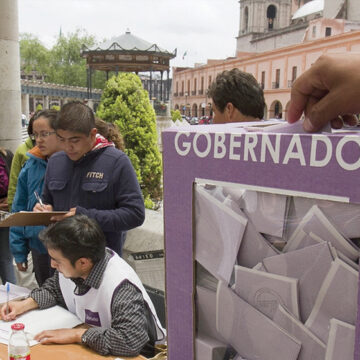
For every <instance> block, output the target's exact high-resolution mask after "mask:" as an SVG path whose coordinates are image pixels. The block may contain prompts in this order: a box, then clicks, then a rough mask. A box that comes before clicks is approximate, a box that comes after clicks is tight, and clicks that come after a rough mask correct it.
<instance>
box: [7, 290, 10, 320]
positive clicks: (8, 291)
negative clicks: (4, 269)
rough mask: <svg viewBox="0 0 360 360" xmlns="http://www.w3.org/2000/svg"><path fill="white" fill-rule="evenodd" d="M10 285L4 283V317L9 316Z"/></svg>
mask: <svg viewBox="0 0 360 360" xmlns="http://www.w3.org/2000/svg"><path fill="white" fill-rule="evenodd" d="M9 293H10V283H6V315H7V314H9Z"/></svg>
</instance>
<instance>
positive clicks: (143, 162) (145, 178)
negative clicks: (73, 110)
mask: <svg viewBox="0 0 360 360" xmlns="http://www.w3.org/2000/svg"><path fill="white" fill-rule="evenodd" d="M97 116H99V117H100V118H101V119H103V120H105V121H108V122H111V123H114V124H116V125H117V126H118V127H119V129H120V131H121V133H122V135H123V137H124V140H125V145H126V153H127V155H128V156H129V158H130V160H131V162H132V164H133V166H134V168H135V171H136V175H137V178H138V181H139V184H140V186H141V189H142V192H143V196H144V201H145V206H146V207H147V208H154V206H155V204H156V202H157V201H159V200H161V198H162V190H161V175H162V167H161V157H160V152H159V149H158V145H157V132H156V116H155V112H154V109H153V108H152V106H151V104H150V101H149V96H148V93H147V91H146V90H144V89H143V87H142V84H141V81H140V78H139V77H138V76H137V75H135V74H133V73H120V74H118V76H114V77H112V78H111V79H109V81H108V82H107V83H106V85H105V89H104V92H103V94H102V97H101V102H100V105H99V107H98V110H97Z"/></svg>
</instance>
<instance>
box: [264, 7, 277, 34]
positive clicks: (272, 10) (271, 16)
mask: <svg viewBox="0 0 360 360" xmlns="http://www.w3.org/2000/svg"><path fill="white" fill-rule="evenodd" d="M266 17H267V20H268V29H269V30H272V29H273V28H274V21H275V18H276V7H275V6H274V5H269V7H268V8H267V11H266Z"/></svg>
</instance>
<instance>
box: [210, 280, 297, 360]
mask: <svg viewBox="0 0 360 360" xmlns="http://www.w3.org/2000/svg"><path fill="white" fill-rule="evenodd" d="M216 327H217V330H218V331H219V333H220V334H221V335H222V336H223V338H224V339H226V340H227V342H228V343H229V344H230V345H231V346H232V347H233V348H234V349H235V350H236V351H237V353H238V354H239V355H240V356H242V357H245V358H247V359H261V360H265V359H266V360H296V359H297V358H298V355H299V352H300V348H301V343H300V342H299V341H298V340H296V339H295V338H294V337H292V336H291V335H290V334H288V333H287V332H286V331H285V330H283V329H281V328H280V327H279V326H278V325H277V324H275V323H274V322H273V321H272V320H270V319H269V318H268V317H267V316H265V315H263V314H262V313H261V312H259V311H258V310H256V309H255V308H254V307H252V306H251V305H249V304H248V303H247V302H246V301H244V300H242V299H241V298H240V297H239V296H238V295H236V294H235V293H234V292H233V291H232V290H231V289H230V288H229V287H228V286H227V284H225V283H224V282H222V281H219V285H218V289H217V294H216Z"/></svg>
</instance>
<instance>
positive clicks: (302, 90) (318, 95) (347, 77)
mask: <svg viewBox="0 0 360 360" xmlns="http://www.w3.org/2000/svg"><path fill="white" fill-rule="evenodd" d="M359 70H360V54H355V53H346V54H331V55H322V56H321V57H320V58H319V59H318V60H317V61H316V62H315V63H314V64H313V65H312V66H311V68H310V69H309V70H307V71H306V72H304V73H303V74H302V75H301V76H300V77H299V78H298V79H297V80H296V81H295V82H294V84H293V87H292V89H291V101H290V106H289V110H288V122H290V123H293V122H295V121H297V120H298V119H299V118H300V116H301V114H302V113H303V112H305V120H304V129H305V130H306V131H309V132H314V131H318V130H320V129H321V128H322V127H324V125H326V123H328V122H329V121H331V124H332V126H333V127H335V128H339V127H341V126H342V125H343V122H345V123H348V124H350V125H356V123H357V118H356V117H355V116H354V115H353V114H357V113H359V112H360V101H359V99H360V71H359Z"/></svg>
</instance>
